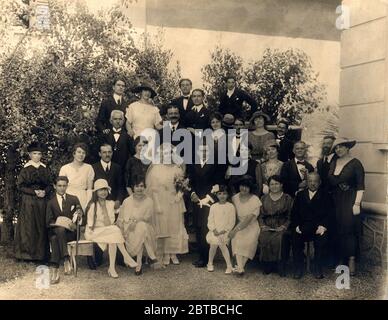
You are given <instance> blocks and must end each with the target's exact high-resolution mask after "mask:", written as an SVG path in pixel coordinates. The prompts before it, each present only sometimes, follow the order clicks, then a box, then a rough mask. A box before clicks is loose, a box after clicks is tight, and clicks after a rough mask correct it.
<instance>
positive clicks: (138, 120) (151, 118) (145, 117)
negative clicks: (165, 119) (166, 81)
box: [126, 82, 162, 138]
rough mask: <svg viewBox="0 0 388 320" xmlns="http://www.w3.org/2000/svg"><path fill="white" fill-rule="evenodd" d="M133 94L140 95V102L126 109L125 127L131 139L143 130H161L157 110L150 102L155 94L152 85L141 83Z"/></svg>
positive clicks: (160, 120)
mask: <svg viewBox="0 0 388 320" xmlns="http://www.w3.org/2000/svg"><path fill="white" fill-rule="evenodd" d="M133 92H134V93H137V94H139V95H140V100H139V101H136V102H133V103H131V104H130V105H129V106H128V108H127V112H126V118H127V122H126V127H127V131H128V133H129V134H130V135H131V136H132V137H133V138H136V137H138V136H140V135H141V133H142V131H143V130H145V129H148V128H151V129H157V130H159V129H161V128H162V125H161V122H162V118H161V116H160V113H159V109H158V108H157V107H155V106H154V105H153V101H152V99H153V98H154V97H155V96H156V95H157V93H156V91H155V90H154V89H153V87H152V85H151V84H150V83H148V82H143V83H142V84H140V85H139V86H137V87H135V88H134V89H133Z"/></svg>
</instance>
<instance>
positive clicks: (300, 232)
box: [295, 226, 302, 234]
mask: <svg viewBox="0 0 388 320" xmlns="http://www.w3.org/2000/svg"><path fill="white" fill-rule="evenodd" d="M295 231H296V233H299V234H302V231H300V229H299V226H297V227H296V228H295Z"/></svg>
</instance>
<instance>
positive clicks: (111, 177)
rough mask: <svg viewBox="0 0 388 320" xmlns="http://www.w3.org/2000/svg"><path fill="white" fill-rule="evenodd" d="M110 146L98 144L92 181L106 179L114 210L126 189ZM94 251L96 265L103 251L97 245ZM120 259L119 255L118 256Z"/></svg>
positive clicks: (116, 208)
mask: <svg viewBox="0 0 388 320" xmlns="http://www.w3.org/2000/svg"><path fill="white" fill-rule="evenodd" d="M112 154H113V151H112V146H111V145H109V144H102V145H101V146H100V152H99V156H100V157H101V160H100V161H99V162H96V163H94V164H93V165H92V167H93V170H94V181H96V180H98V179H105V180H106V181H108V184H109V186H110V187H111V193H110V194H109V196H108V198H107V199H108V200H113V201H114V202H115V207H114V208H115V210H118V209H119V208H120V205H121V203H122V202H123V201H124V198H125V197H126V196H127V191H126V189H125V185H124V175H123V172H122V170H121V167H120V166H119V165H118V164H116V163H114V162H112ZM94 249H95V250H94V251H95V259H96V260H95V262H96V264H97V266H99V265H101V263H102V256H103V252H102V250H101V249H100V248H99V247H98V245H95V246H94ZM118 257H119V259H120V256H118ZM88 263H89V267H90V268H91V269H95V268H93V262H92V261H91V259H90V258H89V259H88Z"/></svg>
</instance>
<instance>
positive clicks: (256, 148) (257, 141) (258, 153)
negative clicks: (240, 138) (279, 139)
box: [248, 131, 275, 160]
mask: <svg viewBox="0 0 388 320" xmlns="http://www.w3.org/2000/svg"><path fill="white" fill-rule="evenodd" d="M268 140H275V135H274V134H273V133H272V132H268V133H265V134H263V135H261V136H258V135H255V134H254V133H253V131H251V132H249V133H248V141H249V143H251V144H252V147H253V149H252V158H253V159H255V160H261V159H262V158H264V145H265V143H266V142H267V141H268Z"/></svg>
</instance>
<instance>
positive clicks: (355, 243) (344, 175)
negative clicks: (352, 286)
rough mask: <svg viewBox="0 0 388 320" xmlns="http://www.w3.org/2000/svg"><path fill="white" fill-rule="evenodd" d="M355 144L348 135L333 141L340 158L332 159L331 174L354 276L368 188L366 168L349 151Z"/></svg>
mask: <svg viewBox="0 0 388 320" xmlns="http://www.w3.org/2000/svg"><path fill="white" fill-rule="evenodd" d="M355 144H356V141H355V140H349V139H346V138H340V139H337V140H336V141H335V142H334V145H333V150H334V152H335V153H336V155H337V158H336V159H334V160H333V161H332V162H331V164H330V170H329V176H328V180H329V183H330V185H331V186H332V188H333V199H334V205H335V211H336V220H337V234H338V237H339V250H340V255H341V258H342V259H343V260H347V262H348V264H349V271H350V274H351V275H355V273H356V263H355V257H356V255H357V252H358V249H359V240H360V233H361V219H360V206H361V201H362V197H363V195H364V190H365V183H364V179H365V172H364V167H363V166H362V163H361V162H360V161H359V160H358V159H356V158H354V157H352V156H351V155H350V153H349V150H350V149H351V148H353V147H354V146H355Z"/></svg>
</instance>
